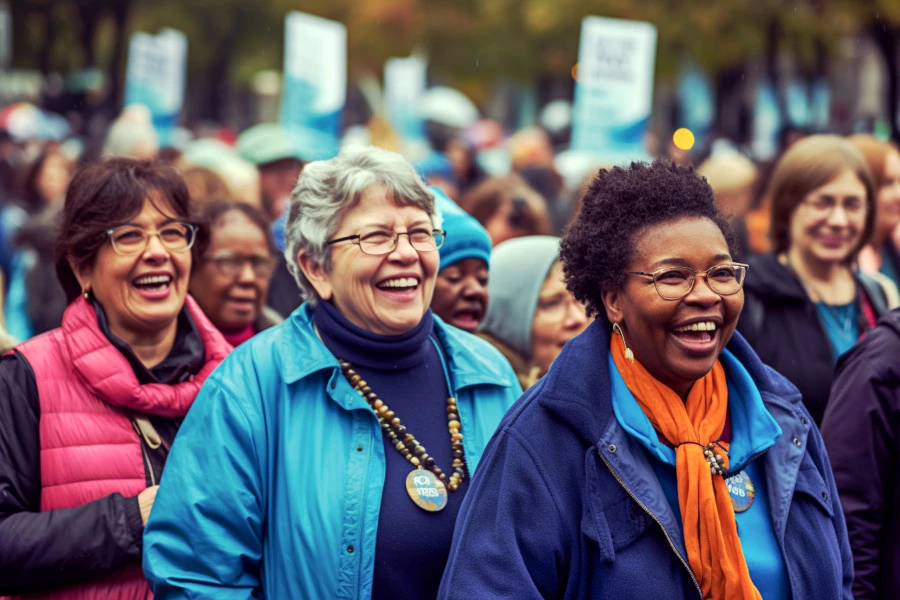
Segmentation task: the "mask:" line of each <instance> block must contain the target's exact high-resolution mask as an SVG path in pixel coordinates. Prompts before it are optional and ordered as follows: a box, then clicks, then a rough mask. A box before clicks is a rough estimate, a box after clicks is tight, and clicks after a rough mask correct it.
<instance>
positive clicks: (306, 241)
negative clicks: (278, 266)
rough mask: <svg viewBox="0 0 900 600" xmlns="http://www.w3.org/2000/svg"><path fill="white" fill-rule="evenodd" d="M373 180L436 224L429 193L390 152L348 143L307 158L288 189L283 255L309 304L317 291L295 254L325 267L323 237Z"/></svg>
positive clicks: (328, 235) (316, 299)
mask: <svg viewBox="0 0 900 600" xmlns="http://www.w3.org/2000/svg"><path fill="white" fill-rule="evenodd" d="M373 185H383V186H384V187H386V188H387V189H388V190H390V191H391V192H392V193H393V195H394V200H395V201H396V202H397V204H399V205H401V206H417V207H419V208H421V209H422V210H424V211H425V212H426V213H428V215H429V216H430V217H431V222H432V224H433V226H434V227H440V226H441V223H440V221H441V218H440V214H439V213H438V209H437V207H436V204H435V201H434V195H433V194H432V193H431V191H430V190H429V189H428V187H427V186H426V185H425V182H423V181H422V178H421V177H419V175H418V174H416V171H415V169H413V166H412V165H411V164H409V162H407V160H406V159H405V158H403V157H402V156H400V155H399V154H397V153H395V152H388V151H387V150H382V149H380V148H376V147H374V146H369V147H348V148H345V149H344V150H342V151H341V153H340V154H339V155H337V156H336V157H334V158H332V159H329V160H322V161H316V162H311V163H308V164H307V165H306V166H305V167H304V168H303V172H302V173H301V174H300V180H299V181H298V182H297V186H296V187H295V188H294V191H293V192H291V199H290V205H289V207H288V220H287V225H286V226H285V230H284V238H285V239H284V259H285V262H286V263H287V267H288V270H289V271H290V272H291V275H293V276H294V279H295V280H296V281H297V285H298V286H300V291H301V292H302V294H303V298H304V299H305V300H306V301H307V302H309V303H310V304H311V305H312V306H315V305H316V304H318V302H319V299H320V298H319V294H318V293H317V292H316V290H315V289H314V288H313V286H312V284H311V283H310V282H309V280H308V279H306V276H305V275H304V274H303V271H301V270H300V265H299V263H298V262H297V254H298V253H299V252H300V250H305V251H306V254H307V255H308V256H309V258H310V259H311V260H312V261H313V262H315V263H316V264H318V265H320V266H322V267H323V268H324V269H325V270H326V271H327V270H328V269H329V268H330V266H331V265H330V259H331V252H330V249H329V247H328V246H327V245H326V244H325V243H326V241H327V240H328V239H329V238H331V237H332V236H334V233H335V232H336V231H337V229H338V226H339V225H340V223H341V219H342V218H343V217H344V215H345V214H346V213H347V211H348V210H350V209H351V208H353V207H354V206H356V204H357V203H358V202H359V200H360V198H361V197H362V194H363V193H364V192H365V191H366V189H368V188H369V187H371V186H373Z"/></svg>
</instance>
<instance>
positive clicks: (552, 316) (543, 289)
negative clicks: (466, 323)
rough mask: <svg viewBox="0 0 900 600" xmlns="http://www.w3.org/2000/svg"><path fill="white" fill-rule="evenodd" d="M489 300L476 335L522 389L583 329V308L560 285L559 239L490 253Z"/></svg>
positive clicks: (532, 239) (522, 241) (520, 241)
mask: <svg viewBox="0 0 900 600" xmlns="http://www.w3.org/2000/svg"><path fill="white" fill-rule="evenodd" d="M488 295H489V297H490V303H489V304H488V312H487V316H486V317H485V319H484V324H483V325H482V326H481V332H480V335H481V336H482V337H483V338H484V339H486V340H487V341H489V342H491V344H493V345H494V346H495V347H496V348H497V349H498V350H500V352H501V353H503V356H505V357H506V359H507V360H509V362H510V364H511V365H512V366H513V369H514V370H515V371H516V375H517V376H518V377H519V383H520V384H521V385H522V389H528V388H529V387H531V386H532V385H534V384H535V382H537V380H538V379H540V378H541V377H542V376H543V375H544V373H546V372H547V370H548V369H549V368H550V364H551V363H553V361H554V359H555V358H556V356H557V355H558V354H559V352H560V350H562V347H563V346H564V345H565V343H566V342H568V341H569V340H570V339H572V338H573V337H575V336H576V335H578V334H579V333H581V332H582V331H584V329H585V328H586V327H587V326H588V318H587V314H586V313H585V309H584V305H583V304H581V303H580V302H579V301H577V300H575V298H574V297H573V296H572V295H571V294H570V293H569V291H568V290H567V289H566V285H565V282H564V281H563V272H562V263H561V262H560V261H559V238H558V237H553V236H527V237H522V238H517V239H514V240H509V241H507V242H504V243H503V244H500V245H499V246H497V247H496V248H494V251H493V252H492V253H491V278H490V281H489V283H488Z"/></svg>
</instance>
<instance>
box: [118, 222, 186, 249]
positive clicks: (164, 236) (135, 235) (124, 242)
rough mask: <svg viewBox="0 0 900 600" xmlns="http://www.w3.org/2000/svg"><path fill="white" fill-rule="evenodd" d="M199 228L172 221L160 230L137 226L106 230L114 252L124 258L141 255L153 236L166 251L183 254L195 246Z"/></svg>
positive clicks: (123, 226) (122, 226)
mask: <svg viewBox="0 0 900 600" xmlns="http://www.w3.org/2000/svg"><path fill="white" fill-rule="evenodd" d="M196 234H197V228H196V227H195V226H194V225H190V224H188V223H182V222H180V221H172V222H171V223H167V224H166V225H163V226H162V228H160V229H144V228H143V227H138V226H137V225H121V226H119V227H113V228H112V229H107V230H106V235H107V236H108V237H109V241H110V242H111V243H112V247H113V250H115V251H116V253H117V254H121V255H122V256H133V255H135V254H140V253H141V252H143V251H144V250H146V248H147V244H148V243H149V242H150V238H151V237H152V236H154V235H155V236H156V237H158V238H159V242H160V243H161V244H162V245H163V247H164V248H165V249H166V250H171V251H172V252H183V251H185V250H188V249H190V247H191V246H193V245H194V239H195V238H196Z"/></svg>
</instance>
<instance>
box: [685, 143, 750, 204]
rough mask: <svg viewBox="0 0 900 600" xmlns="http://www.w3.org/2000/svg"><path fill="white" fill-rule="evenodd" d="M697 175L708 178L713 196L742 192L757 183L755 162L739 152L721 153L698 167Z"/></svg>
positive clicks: (707, 181)
mask: <svg viewBox="0 0 900 600" xmlns="http://www.w3.org/2000/svg"><path fill="white" fill-rule="evenodd" d="M697 174H698V175H700V176H701V177H705V178H706V183H708V184H709V187H711V188H712V190H713V194H715V195H717V196H718V195H719V194H730V193H732V192H738V191H741V190H743V189H745V188H747V187H749V186H751V185H753V182H755V181H756V175H757V168H756V165H754V164H753V161H752V160H750V159H749V158H747V157H746V156H744V155H743V154H740V153H738V152H732V151H728V152H719V153H716V154H713V155H712V156H710V157H709V158H707V159H706V160H704V161H703V162H702V163H701V164H700V166H699V167H697Z"/></svg>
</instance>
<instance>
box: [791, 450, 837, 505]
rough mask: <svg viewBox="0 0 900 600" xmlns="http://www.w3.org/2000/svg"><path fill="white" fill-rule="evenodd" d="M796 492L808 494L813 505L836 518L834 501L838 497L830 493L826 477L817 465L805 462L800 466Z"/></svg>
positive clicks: (796, 493)
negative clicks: (820, 472)
mask: <svg viewBox="0 0 900 600" xmlns="http://www.w3.org/2000/svg"><path fill="white" fill-rule="evenodd" d="M804 462H805V461H804ZM794 494H795V495H800V494H802V495H804V496H807V497H808V498H809V501H810V502H811V503H812V504H813V505H815V506H817V507H818V508H820V509H821V510H822V511H824V512H825V514H827V515H828V518H829V519H833V518H834V505H833V504H832V502H833V501H835V500H836V499H835V498H832V497H831V494H829V492H828V486H827V485H826V484H825V479H823V478H822V475H821V474H819V470H818V469H817V468H816V467H815V465H806V464H803V465H801V466H800V470H799V471H798V473H797V483H796V485H795V486H794Z"/></svg>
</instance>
